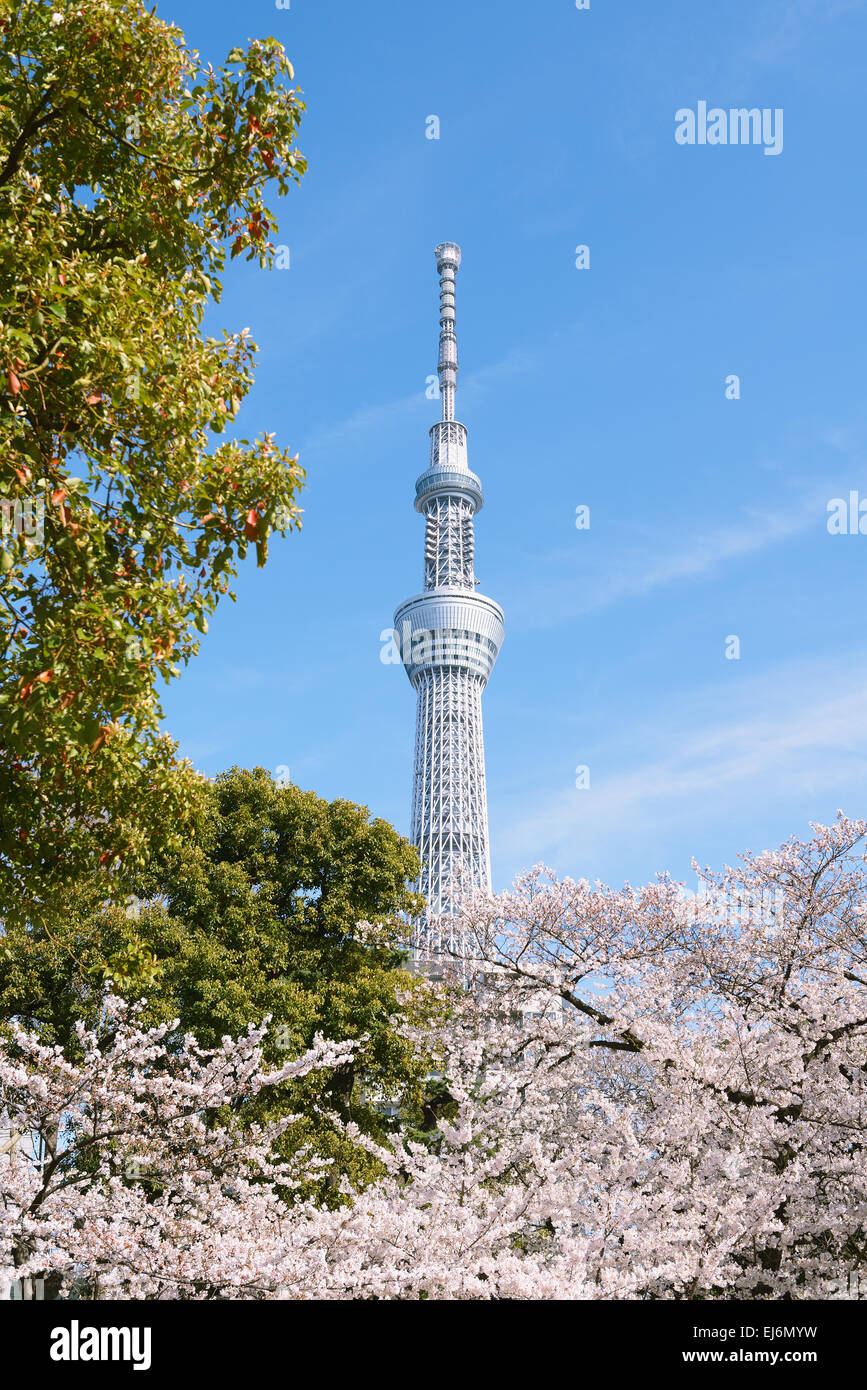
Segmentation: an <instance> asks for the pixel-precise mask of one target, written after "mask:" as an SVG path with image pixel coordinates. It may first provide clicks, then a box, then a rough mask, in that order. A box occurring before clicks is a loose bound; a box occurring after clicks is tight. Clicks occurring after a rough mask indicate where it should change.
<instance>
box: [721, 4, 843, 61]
mask: <svg viewBox="0 0 867 1390" xmlns="http://www.w3.org/2000/svg"><path fill="white" fill-rule="evenodd" d="M865 3H867V0H788V3H787V4H783V5H780V3H779V0H773V3H772V4H771V5H766V6H764V7H763V8H762V9H761V10H760V11H759V13H758V14H757V16H756V19H757V23H758V24H760V25H762V27H763V28H764V32H763V33H762V34H761V36H760V37H757V38H755V39H753V41H752V42H751V43H750V44H749V45H748V47H747V49H746V52H745V54H744V57H745V58H746V60H747V61H748V62H754V63H760V64H773V63H779V62H783V61H784V60H786V59H788V58H790V57H791V56H792V54H793V53H794V52H795V51H796V50H797V49H799V48H800V47H801V46H802V44H803V43H804V42H805V41H806V40H807V39H808V38H809V35H810V33H811V31H812V30H813V29H814V28H815V26H816V25H817V24H827V23H829V22H831V21H833V20H835V19H839V18H841V16H843V15H846V14H850V13H852V12H853V11H855V10H863V9H864V7H865ZM766 24H767V27H766V28H765V25H766Z"/></svg>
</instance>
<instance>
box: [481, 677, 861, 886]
mask: <svg viewBox="0 0 867 1390" xmlns="http://www.w3.org/2000/svg"><path fill="white" fill-rule="evenodd" d="M730 691H731V687H730V685H729V683H728V682H726V683H725V685H724V686H723V685H722V684H721V685H719V686H717V687H716V688H714V689H712V690H708V691H706V692H704V697H703V700H702V702H701V703H700V705H699V710H701V709H702V708H703V709H704V715H703V717H702V715H701V713H699V716H698V717H697V718H696V715H695V710H692V711H688V710H684V709H678V710H677V711H675V712H671V711H668V712H666V711H664V710H656V711H652V712H651V711H647V710H646V709H644V708H642V710H641V712H640V714H637V715H636V720H635V722H634V725H633V726H632V727H629V728H623V727H621V728H620V729H619V730H618V734H617V741H616V743H615V742H612V743H610V744H609V745H606V746H602V745H600V746H599V747H598V748H597V749H596V750H595V751H594V752H593V753H591V754H588V761H589V764H590V777H591V785H590V789H589V790H577V789H573V788H572V787H571V785H570V787H569V788H568V789H564V790H563V791H562V792H557V793H555V794H554V795H552V796H550V797H543V796H540V797H539V798H538V799H537V801H536V803H535V805H532V804H531V805H530V806H529V807H528V805H527V798H526V796H525V797H523V798H522V800H521V801H520V802H517V803H516V805H515V809H514V812H513V814H512V815H511V816H508V815H507V817H506V818H505V822H504V823H501V825H500V827H499V829H498V848H499V850H500V851H501V852H502V853H503V854H504V855H505V856H508V857H509V858H510V859H520V860H523V861H524V862H527V863H532V862H536V861H538V860H540V859H541V860H546V859H547V860H550V861H551V862H558V861H559V862H561V863H563V862H565V863H569V864H571V865H573V866H575V869H576V870H580V871H581V872H586V866H587V865H588V864H593V863H594V862H595V861H596V860H597V858H598V856H599V855H600V854H604V853H606V852H607V853H609V854H610V852H611V847H612V845H621V846H622V845H623V844H629V843H633V844H638V845H640V844H641V843H642V842H643V841H646V840H647V838H648V835H649V834H650V835H651V836H652V837H653V838H654V839H658V840H664V839H665V838H666V836H667V831H668V830H675V829H676V830H683V828H685V827H691V826H703V827H707V826H708V825H716V826H719V825H720V824H724V823H727V824H728V825H731V824H732V823H734V824H737V823H738V821H739V820H741V821H742V820H744V819H746V818H747V817H748V814H749V813H750V812H751V811H752V809H753V806H754V802H755V799H756V796H757V794H758V795H759V796H760V797H761V798H762V799H763V800H764V801H765V802H766V803H767V804H768V805H769V806H770V805H771V804H779V803H787V804H789V803H791V804H792V805H795V804H797V805H798V806H799V807H801V806H808V805H818V804H820V803H821V804H823V805H824V804H826V803H827V801H828V798H829V797H833V798H835V805H836V804H838V803H839V804H843V805H846V800H847V797H848V807H850V808H851V807H852V806H854V805H855V804H856V801H857V802H859V803H860V802H862V801H863V788H864V784H865V777H867V668H863V667H862V669H860V670H858V671H857V672H856V671H853V670H852V668H851V666H849V667H847V666H846V665H844V664H842V663H834V664H831V663H829V662H824V661H823V662H812V663H810V662H802V663H798V664H797V665H792V666H789V667H787V668H785V669H780V670H775V671H773V672H770V673H768V674H766V675H765V676H763V677H761V678H759V679H757V680H755V681H754V682H752V683H751V684H749V685H748V686H746V687H744V688H743V689H742V690H741V693H740V696H739V699H738V703H739V707H738V709H737V710H736V711H735V712H731V711H730V709H729V710H727V708H726V707H727V706H730V705H731V702H732V698H733V697H732V695H731V693H730ZM690 718H691V721H692V722H691V723H690V722H689V721H690ZM651 727H652V728H653V734H654V743H655V745H656V748H657V750H658V751H657V753H656V756H654V757H652V758H647V757H644V758H642V757H640V756H636V758H635V761H634V762H633V763H632V764H631V765H630V763H629V753H630V750H641V749H642V747H643V746H646V735H647V730H648V729H649V728H651ZM810 814H811V812H810V811H809V810H808V811H807V812H806V816H807V817H809V815H810ZM789 828H790V830H791V829H794V828H796V827H795V825H794V824H790V826H789ZM752 847H753V848H754V849H763V848H766V847H767V846H764V845H754V846H752ZM743 848H746V846H743ZM659 867H664V866H663V865H660V866H659Z"/></svg>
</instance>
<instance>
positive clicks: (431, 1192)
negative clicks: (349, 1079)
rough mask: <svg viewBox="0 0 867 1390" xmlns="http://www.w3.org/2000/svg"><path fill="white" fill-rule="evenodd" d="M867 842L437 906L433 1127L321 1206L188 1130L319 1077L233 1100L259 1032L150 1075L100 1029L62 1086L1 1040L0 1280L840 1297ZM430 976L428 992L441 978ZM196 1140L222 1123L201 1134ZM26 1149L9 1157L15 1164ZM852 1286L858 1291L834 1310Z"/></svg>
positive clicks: (386, 1151)
mask: <svg viewBox="0 0 867 1390" xmlns="http://www.w3.org/2000/svg"><path fill="white" fill-rule="evenodd" d="M865 835H867V823H865V822H860V821H851V820H848V819H846V818H845V817H843V816H842V815H841V816H840V817H839V818H838V820H837V822H836V823H835V825H834V826H832V827H815V831H814V836H813V838H812V839H811V840H809V841H798V840H793V841H791V842H789V843H787V844H786V845H784V846H783V847H782V848H781V849H780V850H778V851H775V852H773V853H767V854H762V855H758V856H745V857H744V859H743V862H742V863H741V865H740V866H738V867H737V868H736V869H726V870H724V871H723V872H722V873H720V874H716V875H711V874H710V872H709V871H706V876H707V881H708V882H709V883H711V884H712V885H714V886H715V888H716V891H718V893H719V894H720V895H721V896H724V897H730V896H731V894H732V893H733V892H734V891H735V890H737V893H738V894H739V900H740V901H743V902H745V903H751V902H755V903H759V904H760V903H761V902H763V901H769V900H770V901H773V902H774V903H775V911H774V913H773V914H768V913H767V912H762V911H761V910H759V909H757V910H756V911H755V913H752V914H751V913H750V911H744V912H740V913H739V914H738V915H737V917H734V918H733V917H732V915H731V914H725V913H719V912H714V911H712V910H708V912H707V913H706V915H705V916H702V915H701V914H700V913H698V914H697V913H696V912H695V910H694V908H693V907H692V906H687V905H685V904H684V901H683V898H682V894H681V893H680V891H679V886H678V885H677V884H675V883H673V882H671V881H670V880H669V879H667V878H665V877H661V878H659V879H658V880H657V881H656V882H655V883H653V884H652V885H650V886H648V887H645V888H643V889H640V890H635V889H633V888H631V887H630V886H629V885H627V886H626V887H625V888H623V889H621V890H616V891H615V890H611V889H608V888H605V887H604V886H602V885H599V884H597V885H590V884H588V883H587V882H586V881H582V882H577V883H576V882H572V881H570V880H565V881H560V882H558V881H556V880H555V879H554V878H553V877H552V876H551V875H550V874H548V873H547V872H546V871H545V870H543V869H537V870H534V871H533V872H532V873H530V874H528V875H526V876H524V877H523V878H521V879H520V880H519V881H518V882H517V883H516V885H515V887H514V889H513V890H512V891H511V892H509V893H505V894H501V895H491V894H487V893H482V892H472V891H468V892H466V893H464V894H463V896H462V898H461V901H460V915H459V920H458V923H457V924H456V930H455V931H454V932H453V933H452V939H453V940H456V941H459V942H460V943H461V948H460V952H461V955H462V958H463V963H462V966H461V968H460V970H459V971H457V972H456V978H457V979H458V980H459V984H458V985H454V984H453V985H451V986H450V985H449V984H448V983H445V984H442V983H434V982H431V983H430V984H429V985H428V986H427V987H428V988H430V989H431V990H446V991H448V990H450V991H451V996H450V1003H451V1008H450V1011H449V1014H448V1017H447V1021H446V1022H444V1023H442V1024H440V1025H438V1026H437V1027H436V1029H435V1030H434V1031H433V1032H431V1031H428V1032H425V1033H423V1034H421V1033H420V1034H418V1035H417V1036H416V1037H415V1038H414V1039H413V1041H414V1042H416V1044H417V1045H418V1047H419V1048H420V1049H421V1050H423V1052H424V1054H425V1055H426V1056H428V1057H430V1058H432V1059H433V1060H432V1062H431V1067H432V1070H433V1072H434V1074H435V1077H436V1079H437V1080H438V1082H439V1091H440V1101H441V1104H440V1109H439V1112H438V1113H439V1118H438V1122H437V1127H436V1129H435V1130H434V1131H433V1132H432V1133H431V1135H429V1136H427V1140H428V1142H420V1141H417V1140H416V1141H413V1140H412V1139H411V1138H410V1137H409V1136H408V1135H407V1134H404V1135H402V1136H401V1137H398V1138H397V1139H395V1141H394V1143H393V1145H392V1146H391V1147H390V1148H385V1147H381V1146H380V1147H377V1146H375V1145H373V1144H372V1143H371V1141H370V1140H369V1139H367V1138H365V1137H364V1136H363V1135H361V1134H360V1133H357V1132H356V1131H354V1130H353V1129H352V1127H351V1126H349V1127H347V1130H348V1133H349V1134H350V1137H352V1138H354V1140H355V1142H357V1143H358V1144H359V1145H362V1146H365V1147H366V1148H368V1149H372V1150H373V1151H374V1152H375V1153H376V1155H377V1156H378V1158H379V1160H380V1163H381V1169H382V1176H381V1177H380V1178H378V1179H377V1180H376V1181H374V1182H373V1183H372V1184H371V1185H370V1186H369V1187H367V1188H366V1189H364V1190H353V1189H351V1188H350V1187H349V1185H348V1184H347V1183H346V1182H344V1183H343V1185H342V1188H341V1190H342V1195H343V1204H342V1205H340V1206H339V1207H338V1208H337V1209H335V1210H324V1209H321V1208H319V1207H317V1206H315V1205H314V1204H313V1203H312V1202H311V1201H309V1200H307V1199H305V1198H303V1197H302V1195H301V1194H302V1185H303V1183H304V1182H305V1181H306V1179H307V1178H309V1176H310V1175H311V1173H313V1172H314V1171H315V1170H316V1168H317V1164H318V1162H319V1160H317V1159H316V1158H315V1157H314V1156H313V1155H311V1154H307V1153H302V1154H301V1155H300V1156H298V1157H296V1159H294V1160H293V1161H292V1162H291V1163H283V1162H276V1161H275V1159H274V1157H273V1143H274V1139H275V1137H276V1135H277V1133H278V1132H280V1131H282V1130H283V1129H285V1128H286V1126H287V1125H290V1124H291V1123H292V1121H291V1120H284V1121H281V1122H280V1124H279V1125H274V1126H269V1127H263V1128H262V1129H254V1130H249V1129H242V1128H239V1127H238V1126H237V1125H234V1124H232V1123H226V1124H224V1125H215V1124H214V1123H213V1116H214V1113H215V1111H216V1110H217V1109H219V1108H220V1107H228V1109H227V1111H226V1112H225V1113H231V1112H232V1108H233V1107H235V1106H236V1103H237V1102H238V1101H240V1100H241V1099H243V1098H244V1097H245V1096H247V1095H250V1094H252V1093H255V1092H256V1091H258V1090H259V1089H260V1088H261V1087H262V1086H268V1085H272V1084H274V1083H275V1082H276V1081H279V1080H282V1079H285V1078H287V1077H289V1076H297V1075H301V1074H303V1073H304V1072H305V1071H309V1070H310V1069H312V1068H318V1067H323V1068H328V1067H334V1066H339V1065H341V1063H343V1062H345V1061H346V1059H347V1057H348V1055H349V1054H350V1052H351V1045H348V1044H341V1045H334V1044H329V1043H327V1042H325V1041H324V1040H322V1039H317V1041H316V1044H315V1046H314V1047H313V1048H312V1050H311V1051H310V1053H308V1054H307V1055H306V1056H305V1057H304V1058H301V1059H299V1060H298V1061H295V1062H292V1063H288V1064H287V1065H286V1066H285V1067H283V1068H282V1069H280V1070H279V1071H277V1072H272V1073H267V1072H266V1071H264V1070H263V1065H262V1058H261V1051H260V1044H261V1040H262V1037H263V1030H262V1029H261V1028H259V1029H252V1028H251V1030H250V1031H249V1033H248V1034H247V1035H246V1036H245V1037H243V1038H241V1039H239V1040H237V1041H234V1042H233V1041H229V1040H226V1042H225V1043H224V1045H223V1048H222V1050H221V1051H220V1052H219V1053H217V1054H216V1055H211V1054H205V1053H202V1052H201V1051H200V1050H199V1049H198V1047H197V1046H196V1044H195V1041H194V1040H193V1039H192V1038H188V1039H186V1041H185V1043H184V1045H183V1048H181V1049H173V1050H170V1049H169V1048H168V1047H167V1045H166V1035H167V1034H166V1030H165V1029H157V1030H150V1031H148V1030H144V1031H142V1030H139V1029H138V1028H137V1026H136V1021H135V1017H134V1015H133V1016H129V1015H128V1014H125V1013H124V1011H123V1008H122V1006H120V1005H119V1004H118V1003H117V1001H113V1002H112V1003H110V1005H109V1008H108V1011H107V1018H106V1024H105V1027H104V1028H103V1029H102V1030H101V1031H100V1033H99V1035H97V1034H89V1033H87V1032H86V1031H85V1030H83V1029H82V1030H81V1033H80V1040H81V1046H82V1050H83V1054H84V1055H83V1060H82V1061H80V1062H76V1063H72V1062H70V1061H68V1060H67V1059H65V1058H64V1057H63V1056H62V1055H61V1054H60V1052H59V1051H58V1050H56V1049H51V1048H45V1047H42V1046H41V1045H40V1044H39V1043H38V1042H37V1041H36V1040H35V1039H33V1038H30V1037H25V1036H23V1035H19V1036H17V1038H16V1039H15V1041H14V1043H13V1044H12V1045H11V1046H9V1047H7V1048H6V1049H5V1050H4V1052H3V1055H2V1058H0V1114H2V1113H3V1112H4V1111H5V1116H6V1119H5V1123H6V1125H7V1126H8V1127H9V1129H11V1130H12V1131H13V1132H14V1133H17V1134H20V1135H21V1140H20V1142H19V1143H18V1145H17V1146H13V1148H12V1149H11V1150H9V1149H7V1153H6V1155H5V1157H3V1156H0V1271H2V1269H3V1267H6V1268H7V1269H14V1270H16V1271H17V1272H18V1273H19V1274H20V1273H44V1272H46V1271H51V1270H57V1271H62V1272H63V1275H64V1278H65V1279H66V1281H67V1282H69V1281H71V1280H72V1279H73V1278H76V1277H79V1278H85V1279H87V1280H89V1281H90V1282H91V1285H94V1283H95V1281H98V1288H99V1292H100V1296H102V1297H107V1298H158V1297H163V1298H165V1297H168V1298H176V1297H198V1298H205V1297H215V1296H217V1297H228V1298H261V1297H265V1298H295V1299H350V1298H352V1299H354V1298H378V1299H383V1298H385V1299H417V1298H440V1299H490V1298H513V1299H514V1298H517V1299H557V1298H560V1299H576V1300H577V1299H580V1300H583V1299H673V1298H693V1299H696V1298H702V1299H706V1298H728V1299H740V1298H751V1299H752V1298H765V1299H780V1298H786V1299H808V1298H827V1297H832V1296H835V1295H834V1293H833V1290H835V1289H839V1287H840V1286H841V1283H843V1284H847V1286H849V1287H859V1286H860V1287H865V1286H867V1281H865V1279H864V1278H863V1276H864V1275H865V1273H867V1157H865V1154H867V1142H865V1127H867V1105H865V1088H864V1082H865V1075H867V871H865V855H864V837H865ZM446 973H448V972H446ZM221 1113H223V1112H221ZM34 1136H35V1138H34ZM859 1276H862V1277H861V1279H860V1285H859Z"/></svg>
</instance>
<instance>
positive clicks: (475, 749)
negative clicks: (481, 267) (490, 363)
mask: <svg viewBox="0 0 867 1390" xmlns="http://www.w3.org/2000/svg"><path fill="white" fill-rule="evenodd" d="M436 259H437V270H438V272H439V277H440V338H439V382H440V398H441V401H442V419H441V420H438V421H437V423H436V424H434V425H433V426H432V428H431V431H430V460H429V463H428V467H427V468H426V469H425V471H424V472H423V473H422V474H421V475H420V477H419V478H418V479H417V480H416V485H415V508H416V511H418V512H421V514H422V515H423V517H424V519H425V547H424V588H423V590H422V592H421V593H420V594H416V595H415V596H414V597H413V598H409V599H407V600H406V601H405V602H404V603H402V604H401V605H400V607H399V608H398V610H397V612H396V613H395V615H394V624H395V629H396V631H397V633H398V636H399V639H400V650H401V653H402V658H403V663H404V666H405V667H406V672H407V675H408V676H409V679H410V682H411V684H412V687H413V689H414V690H415V692H416V697H417V701H418V704H417V713H416V733H415V758H414V765H413V789H412V829H411V832H410V836H411V839H412V842H413V844H414V845H415V846H416V848H417V849H418V851H419V856H420V858H421V877H420V880H419V884H418V889H419V891H420V892H421V893H423V894H424V896H425V899H426V901H427V916H426V919H425V921H424V923H423V925H422V926H421V928H420V934H423V935H424V936H425V940H424V941H421V940H420V941H419V943H418V944H419V945H420V946H431V947H433V948H434V949H436V947H437V944H438V943H439V942H442V940H443V937H444V935H447V934H448V921H447V919H448V918H449V917H450V916H452V915H453V907H452V904H451V901H450V899H449V896H448V893H447V889H448V886H449V882H450V880H451V878H452V876H453V875H454V874H455V873H456V872H457V871H458V870H459V869H463V870H464V871H466V872H467V873H468V875H469V877H470V880H471V881H472V882H473V883H474V884H475V885H477V886H478V887H482V888H490V886H491V871H490V849H489V844H488V806H487V794H486V790H485V750H484V740H483V735H482V691H483V690H484V689H485V686H486V685H487V683H488V677H489V676H490V674H491V671H492V669H493V666H494V662H495V661H496V659H497V655H498V653H499V650H500V647H501V645H502V641H503V612H502V609H501V608H500V607H499V605H498V604H496V603H494V601H493V599H490V598H485V597H484V595H483V594H480V593H477V592H476V586H477V584H478V580H477V579H476V576H475V560H474V557H475V543H474V534H473V518H474V517H475V515H476V513H477V512H478V511H480V510H481V507H482V502H483V497H482V485H481V482H480V481H479V479H478V478H477V476H476V474H475V473H472V472H471V471H470V468H469V464H468V463H467V431H466V426H465V425H462V424H461V423H460V422H459V421H458V420H456V419H455V392H456V390H457V378H458V349H457V338H456V336H455V276H456V275H457V271H458V267H459V266H460V263H461V252H460V248H459V247H457V246H455V245H454V243H453V242H443V244H442V245H440V246H438V247H437V248H436Z"/></svg>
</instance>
